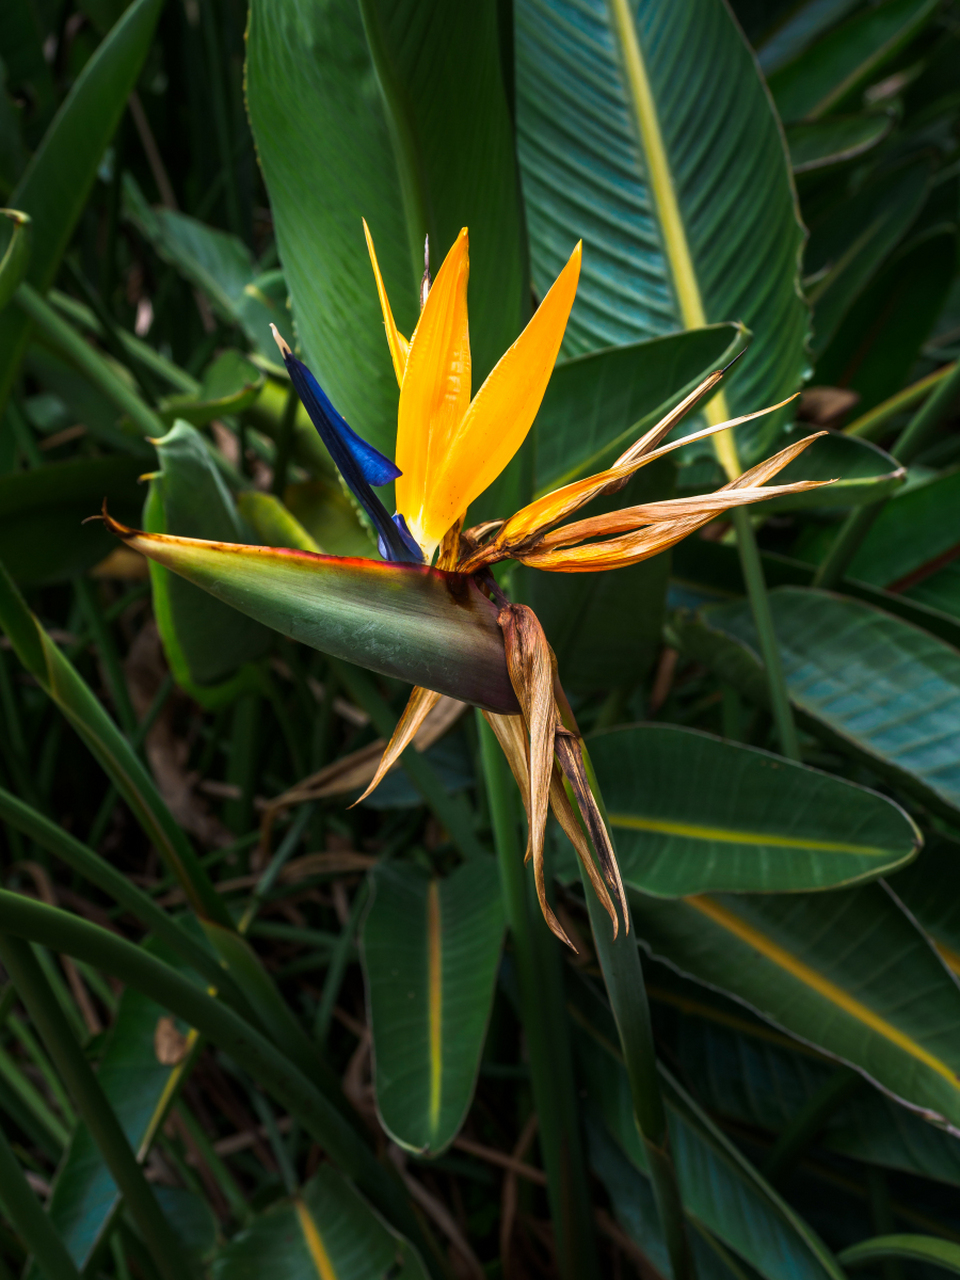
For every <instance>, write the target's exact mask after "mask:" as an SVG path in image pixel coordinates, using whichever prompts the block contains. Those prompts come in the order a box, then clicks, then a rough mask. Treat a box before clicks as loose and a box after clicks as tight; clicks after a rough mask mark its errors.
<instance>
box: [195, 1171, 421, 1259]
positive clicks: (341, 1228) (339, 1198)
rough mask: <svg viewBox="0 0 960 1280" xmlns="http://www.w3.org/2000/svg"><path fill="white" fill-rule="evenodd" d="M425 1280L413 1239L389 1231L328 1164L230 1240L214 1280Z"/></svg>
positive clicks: (225, 1247)
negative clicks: (262, 1279) (263, 1278)
mask: <svg viewBox="0 0 960 1280" xmlns="http://www.w3.org/2000/svg"><path fill="white" fill-rule="evenodd" d="M267 1275H269V1276H270V1277H271V1278H272V1280H380V1278H381V1277H382V1278H383V1280H386V1278H387V1277H388V1276H389V1277H390V1280H426V1277H427V1272H426V1270H425V1269H424V1266H423V1263H422V1261H421V1259H420V1256H419V1254H418V1253H417V1251H416V1250H415V1249H414V1247H413V1246H412V1245H411V1244H410V1243H409V1241H407V1240H404V1239H403V1237H402V1236H400V1235H398V1234H397V1233H396V1232H394V1231H391V1230H390V1228H389V1227H388V1226H387V1225H386V1223H385V1222H384V1221H383V1219H382V1218H381V1217H380V1216H379V1215H378V1214H377V1213H375V1212H374V1210H373V1209H371V1207H370V1205H369V1204H368V1203H367V1201H366V1200H364V1198H363V1197H362V1196H361V1195H360V1194H359V1193H358V1192H357V1191H356V1189H355V1188H354V1187H353V1185H352V1184H351V1183H349V1182H348V1181H347V1180H346V1178H344V1177H341V1175H340V1174H339V1173H337V1172H336V1170H334V1169H333V1168H332V1167H331V1166H330V1165H324V1166H323V1167H322V1168H321V1169H320V1171H319V1172H318V1173H317V1174H315V1175H314V1177H313V1178H311V1179H310V1181H309V1182H308V1183H307V1184H306V1185H305V1186H304V1187H302V1188H301V1190H300V1192H299V1194H298V1195H296V1196H295V1197H294V1198H293V1199H291V1200H282V1201H281V1202H280V1203H279V1204H275V1205H273V1206H272V1207H271V1208H270V1209H268V1210H267V1211H266V1213H263V1214H261V1215H260V1217H259V1218H257V1220H256V1221H255V1222H254V1223H253V1225H252V1226H251V1227H249V1228H248V1229H247V1230H246V1231H241V1232H240V1234H239V1235H236V1236H234V1238H233V1239H232V1240H231V1241H230V1242H229V1244H226V1245H224V1247H223V1248H222V1249H221V1250H220V1252H219V1254H218V1255H217V1256H216V1258H215V1259H214V1261H213V1265H212V1268H211V1277H212V1280H253V1278H254V1277H260V1276H267Z"/></svg>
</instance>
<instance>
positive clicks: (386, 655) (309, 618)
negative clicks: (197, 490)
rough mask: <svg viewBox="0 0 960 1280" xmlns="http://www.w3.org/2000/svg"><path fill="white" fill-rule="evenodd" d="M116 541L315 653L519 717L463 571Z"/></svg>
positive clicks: (218, 546) (138, 539) (163, 541)
mask: <svg viewBox="0 0 960 1280" xmlns="http://www.w3.org/2000/svg"><path fill="white" fill-rule="evenodd" d="M121 536H123V537H124V538H125V540H126V542H127V544H128V545H129V546H132V547H134V548H135V549H136V550H137V551H141V552H142V553H143V554H144V555H147V556H149V557H150V559H151V560H153V561H155V562H156V563H157V564H162V565H164V566H165V567H166V568H168V569H172V570H173V571H174V572H175V573H178V574H180V575H181V576H182V577H184V578H186V579H187V581H188V582H192V583H194V584H195V585H196V586H198V587H203V589H204V590H205V591H209V592H210V594H211V595H213V596H216V597H217V599H218V600H222V601H223V602H224V603H225V604H229V605H231V606H232V607H233V608H235V609H239V610H240V611H241V612H242V613H246V614H247V615H248V617H251V618H254V619H255V620H256V621H258V622H262V623H263V624H264V625H265V626H268V627H273V629H274V630H276V631H280V632H282V633H283V634H284V635H288V636H291V637H292V638H293V639H294V640H300V641H301V642H302V643H303V644H308V645H310V646H311V647H312V648H315V649H320V650H321V651H322V652H324V653H331V654H333V655H334V657H339V658H344V659H346V660H347V661H348V662H356V663H359V664H360V665H362V666H366V667H369V668H370V670H372V671H378V672H380V673H381V674H382V675H392V676H397V677H399V678H400V679H401V680H409V681H410V682H411V683H412V684H418V685H426V686H427V687H428V688H431V689H437V690H438V691H439V692H440V693H447V694H449V695H450V696H451V697H455V698H459V699H460V700H461V701H462V702H473V703H475V704H476V705H477V706H481V707H486V708H487V709H489V710H494V711H505V712H508V713H511V714H512V713H515V711H516V707H517V703H516V698H515V696H514V693H513V688H512V686H511V684H510V680H509V677H508V675H507V666H506V659H505V657H504V652H503V637H502V634H501V632H500V628H499V627H498V626H497V611H496V608H495V607H494V605H493V604H492V603H491V602H490V601H489V600H488V599H487V598H486V596H484V595H483V594H481V592H480V591H479V589H478V588H477V586H476V584H475V583H474V582H473V580H472V579H467V578H464V577H463V575H462V574H456V573H444V572H443V571H441V570H439V569H428V568H426V567H421V566H417V565H397V564H386V563H384V562H382V561H379V560H360V559H353V560H347V559H337V558H335V557H333V556H317V555H311V554H310V553H309V552H307V551H294V550H288V549H285V548H273V547H254V546H236V545H234V544H232V543H226V542H203V541H199V540H196V539H192V538H174V537H165V536H164V535H162V534H149V533H138V532H137V531H136V530H126V531H125V532H122V533H121Z"/></svg>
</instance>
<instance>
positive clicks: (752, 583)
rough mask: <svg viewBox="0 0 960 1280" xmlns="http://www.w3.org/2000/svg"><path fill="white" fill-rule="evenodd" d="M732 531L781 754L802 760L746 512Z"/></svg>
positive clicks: (740, 510)
mask: <svg viewBox="0 0 960 1280" xmlns="http://www.w3.org/2000/svg"><path fill="white" fill-rule="evenodd" d="M733 527H734V528H735V529H736V531H737V550H738V551H739V552H740V566H741V568H742V570H743V580H744V582H745V583H746V587H747V596H748V598H749V600H750V608H751V610H752V611H753V622H754V626H755V627H756V628H757V638H758V640H759V643H760V656H761V659H762V660H763V666H764V670H765V671H766V675H767V686H768V689H769V693H770V710H771V711H772V712H773V722H774V724H775V725H776V728H777V736H778V737H779V739H780V750H781V752H782V753H783V754H784V755H785V756H786V757H787V759H788V760H799V759H800V742H799V739H798V738H797V727H796V725H795V724H794V722H793V709H792V707H791V706H790V694H789V693H788V692H787V681H786V678H785V677H784V674H783V661H782V659H781V657H780V646H779V644H778V643H777V635H776V632H775V631H774V627H773V614H772V613H771V610H770V598H769V596H768V595H767V584H766V583H765V581H764V578H763V565H762V564H761V563H760V553H759V551H758V550H757V539H756V537H755V536H754V532H753V525H752V524H751V523H750V517H749V515H748V514H747V511H746V508H744V507H736V508H735V509H734V511H733Z"/></svg>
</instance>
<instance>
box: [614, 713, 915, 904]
mask: <svg viewBox="0 0 960 1280" xmlns="http://www.w3.org/2000/svg"><path fill="white" fill-rule="evenodd" d="M590 755H591V757H592V759H593V763H594V767H595V768H596V770H597V776H598V778H599V779H600V782H601V785H602V787H603V795H604V801H605V803H606V806H607V811H608V813H609V817H610V822H611V824H612V826H613V828H614V835H615V839H616V841H617V852H618V857H619V861H620V869H621V871H622V873H623V878H624V882H625V883H626V884H628V885H631V886H633V887H634V888H636V889H640V890H642V891H643V892H644V893H648V894H654V895H656V896H663V897H680V896H683V895H685V894H690V893H705V892H712V891H720V890H726V891H729V892H739V893H751V892H752V893H771V892H773V893H785V892H795V891H797V890H804V889H829V888H834V887H836V886H838V885H843V884H850V883H852V882H854V881H857V880H861V879H872V878H874V877H876V876H879V875H884V874H886V873H887V872H888V871H890V870H892V869H894V868H896V867H897V866H900V865H902V864H903V863H904V862H905V861H907V860H909V859H910V858H912V857H913V856H914V855H915V853H916V851H917V849H918V847H919V844H920V833H919V831H918V830H917V828H916V827H915V826H914V824H913V823H912V822H911V821H910V819H909V818H908V817H907V815H906V814H905V813H904V812H903V810H902V809H900V808H898V807H897V806H896V805H895V804H893V803H892V802H891V801H889V800H887V799H885V798H884V797H882V796H880V795H878V794H877V793H876V792H874V791H868V790H867V789H866V788H864V787H858V786H855V785H854V784H853V783H850V782H845V781H844V780H843V779H841V778H836V777H833V776H832V775H830V774H827V773H821V772H820V771H819V770H817V769H810V768H807V767H806V766H804V765H800V764H794V763H793V762H792V761H788V760H785V759H783V758H782V757H780V756H775V755H771V754H769V753H767V752H765V751H758V750H756V749H755V748H753V747H743V746H739V745H736V744H734V743H732V742H724V741H723V740H722V739H720V738H714V737H713V736H712V735H710V734H705V733H698V732H695V731H693V730H690V729H681V728H676V727H674V726H668V725H637V726H634V727H632V728H627V729H615V730H612V731H610V732H608V733H601V734H598V735H596V736H594V737H592V738H591V739H590Z"/></svg>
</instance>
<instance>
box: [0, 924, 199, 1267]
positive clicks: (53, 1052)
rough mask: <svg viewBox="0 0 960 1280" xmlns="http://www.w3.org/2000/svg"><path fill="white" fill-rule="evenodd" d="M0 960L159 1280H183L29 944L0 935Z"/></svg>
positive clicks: (171, 1241)
mask: <svg viewBox="0 0 960 1280" xmlns="http://www.w3.org/2000/svg"><path fill="white" fill-rule="evenodd" d="M0 958H2V960H3V964H4V967H5V968H6V970H7V973H9V975H10V978H11V980H12V982H13V984H14V986H15V987H16V988H17V991H18V993H19V995H20V998H21V1000H22V1001H23V1003H24V1005H25V1006H26V1008H27V1012H28V1013H29V1015H30V1019H31V1021H32V1022H33V1024H34V1025H35V1026H36V1028H37V1030H38V1031H39V1033H40V1035H41V1037H42V1039H43V1041H44V1043H45V1045H46V1047H47V1051H48V1052H49V1054H50V1057H51V1058H52V1059H53V1061H54V1064H55V1065H56V1067H57V1070H58V1071H59V1073H60V1075H61V1077H62V1078H63V1080H64V1082H65V1083H66V1085H67V1088H68V1089H69V1091H70V1093H71V1095H72V1097H73V1100H74V1102H75V1104H76V1107H77V1111H78V1112H79V1113H80V1115H81V1117H82V1118H83V1121H84V1123H85V1124H86V1126H87V1128H88V1129H89V1130H90V1133H91V1135H92V1137H93V1139H94V1141H95V1142H96V1144H97V1146H98V1147H99V1149H100V1152H101V1154H102V1155H103V1158H104V1160H105V1161H106V1164H107V1167H108V1168H109V1170H110V1173H111V1175H112V1176H113V1180H114V1181H115V1182H116V1184H117V1187H118V1188H119V1190H120V1194H121V1195H122V1196H123V1199H124V1202H125V1203H126V1206H127V1208H128V1209H129V1211H130V1214H131V1216H132V1217H133V1220H134V1221H135V1222H136V1224H137V1227H138V1228H139V1230H140V1234H141V1235H142V1236H143V1239H144V1241H145V1243H146V1245H147V1248H148V1249H149V1250H150V1252H151V1254H152V1255H153V1258H154V1261H155V1262H156V1265H157V1269H158V1270H159V1271H160V1273H161V1275H162V1276H163V1280H183V1277H184V1276H189V1275H191V1274H192V1273H193V1268H192V1267H191V1265H190V1263H189V1261H188V1259H187V1257H186V1256H185V1255H184V1253H183V1252H182V1250H181V1248H180V1242H179V1240H178V1239H177V1237H176V1235H175V1233H174V1231H173V1229H172V1227H171V1226H170V1223H169V1222H168V1221H167V1219H166V1218H165V1217H164V1216H163V1213H162V1211H161V1209H160V1206H159V1205H158V1204H157V1200H156V1197H155V1196H154V1194H153V1191H152V1190H151V1188H150V1185H149V1183H148V1182H147V1180H146V1178H145V1176H144V1173H143V1170H142V1169H141V1168H140V1165H139V1164H138V1163H137V1158H136V1156H135V1155H134V1153H133V1151H132V1149H131V1147H130V1143H129V1142H128V1141H127V1137H126V1135H125V1133H124V1132H123V1129H122V1128H121V1127H120V1121H119V1120H118V1119H117V1117H116V1114H115V1112H114V1110H113V1108H112V1107H111V1106H110V1103H109V1102H108V1101H107V1098H106V1095H105V1094H104V1092H103V1090H102V1088H101V1087H100V1083H99V1081H98V1080H97V1077H96V1076H95V1075H94V1073H93V1068H92V1067H91V1066H90V1064H89V1063H88V1062H87V1059H86V1058H85V1056H84V1054H83V1050H82V1049H81V1048H80V1046H79V1044H78V1043H77V1041H76V1040H75V1039H74V1036H73V1033H72V1032H71V1030H70V1027H69V1026H68V1025H67V1020H66V1018H65V1017H64V1014H63V1010H62V1009H61V1008H60V1006H59V1004H58V1003H57V1000H56V997H55V996H54V994H53V992H52V991H51V990H50V987H49V986H48V985H47V981H46V979H45V977H44V976H43V971H42V970H41V968H40V965H39V964H38V963H37V960H36V957H35V956H34V954H33V951H32V950H31V948H30V944H29V943H27V942H24V941H22V940H21V939H19V938H14V937H11V936H10V935H7V934H3V935H0Z"/></svg>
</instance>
